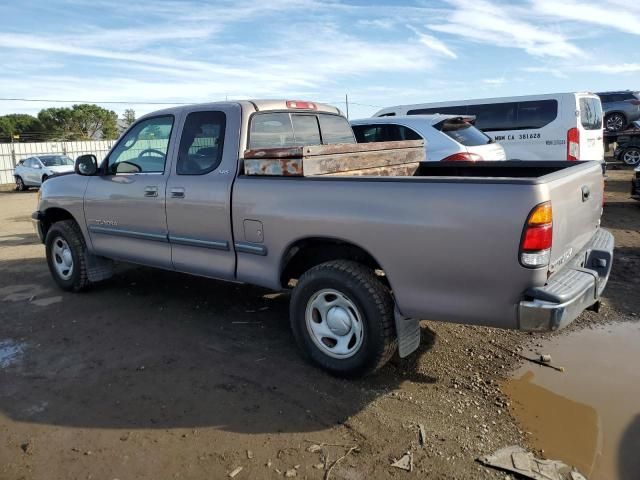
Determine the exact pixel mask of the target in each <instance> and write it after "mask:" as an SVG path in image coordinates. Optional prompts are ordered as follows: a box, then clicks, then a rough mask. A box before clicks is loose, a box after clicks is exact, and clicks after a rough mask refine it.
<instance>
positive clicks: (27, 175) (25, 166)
mask: <svg viewBox="0 0 640 480" xmlns="http://www.w3.org/2000/svg"><path fill="white" fill-rule="evenodd" d="M68 172H73V160H71V159H70V158H69V157H67V156H66V155H61V154H51V155H38V156H37V157H29V158H25V159H23V160H20V161H19V162H18V165H16V170H15V172H14V173H13V176H14V177H15V179H16V189H18V190H19V191H24V190H26V189H28V188H29V187H39V186H40V185H42V182H44V181H45V180H46V179H47V178H49V177H50V176H52V175H56V174H60V173H68Z"/></svg>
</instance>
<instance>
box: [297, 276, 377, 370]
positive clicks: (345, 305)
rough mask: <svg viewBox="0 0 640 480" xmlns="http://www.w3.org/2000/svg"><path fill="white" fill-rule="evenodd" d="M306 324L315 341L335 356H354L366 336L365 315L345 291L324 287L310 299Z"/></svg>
mask: <svg viewBox="0 0 640 480" xmlns="http://www.w3.org/2000/svg"><path fill="white" fill-rule="evenodd" d="M305 323H306V325H307V330H308V332H309V335H310V337H311V340H313V343H314V344H315V345H316V346H317V347H318V348H319V349H320V351H322V353H324V354H325V355H328V356H330V357H333V358H339V359H346V358H350V357H352V356H353V355H355V354H356V353H357V352H358V351H359V350H360V347H361V346H362V341H363V339H364V325H363V318H362V315H361V313H360V311H359V310H358V307H357V306H356V304H355V303H354V302H353V301H351V300H350V299H349V297H347V296H346V295H345V294H344V293H342V292H340V291H338V290H335V289H333V288H325V289H323V290H320V291H318V292H316V293H314V294H313V295H312V296H311V298H310V299H309V301H308V302H307V308H306V311H305Z"/></svg>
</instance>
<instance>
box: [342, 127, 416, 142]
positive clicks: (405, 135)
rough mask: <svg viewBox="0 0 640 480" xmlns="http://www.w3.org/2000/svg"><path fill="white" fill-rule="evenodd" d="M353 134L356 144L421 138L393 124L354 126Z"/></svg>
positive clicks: (405, 128)
mask: <svg viewBox="0 0 640 480" xmlns="http://www.w3.org/2000/svg"><path fill="white" fill-rule="evenodd" d="M353 133H355V135H356V140H357V141H358V143H372V142H398V141H402V140H422V137H421V136H420V135H419V134H418V133H416V132H415V131H413V130H411V129H410V128H408V127H405V126H403V125H394V124H378V125H354V126H353Z"/></svg>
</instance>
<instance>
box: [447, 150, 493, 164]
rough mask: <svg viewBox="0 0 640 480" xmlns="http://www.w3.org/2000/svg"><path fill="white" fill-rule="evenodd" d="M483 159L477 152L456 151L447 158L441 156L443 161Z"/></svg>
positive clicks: (476, 160)
mask: <svg viewBox="0 0 640 480" xmlns="http://www.w3.org/2000/svg"><path fill="white" fill-rule="evenodd" d="M482 160H484V158H482V157H481V156H480V155H478V154H477V153H469V152H458V153H454V154H453V155H449V156H448V157H447V158H443V159H442V161H443V162H481V161H482Z"/></svg>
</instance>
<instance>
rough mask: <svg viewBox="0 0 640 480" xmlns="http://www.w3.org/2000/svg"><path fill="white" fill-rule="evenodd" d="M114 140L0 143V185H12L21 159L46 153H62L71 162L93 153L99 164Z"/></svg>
mask: <svg viewBox="0 0 640 480" xmlns="http://www.w3.org/2000/svg"><path fill="white" fill-rule="evenodd" d="M115 142H116V141H115V140H95V141H88V142H37V143H0V185H2V184H6V183H14V179H13V169H14V167H15V165H16V163H18V162H19V161H20V160H22V159H23V158H27V157H31V156H33V155H38V154H46V153H64V154H65V155H67V156H69V157H71V158H72V159H73V160H75V158H76V157H77V156H79V155H82V154H84V153H93V154H94V155H95V156H96V157H98V162H100V161H101V160H102V159H103V158H104V157H105V155H106V154H107V153H108V152H109V149H110V148H111V147H112V146H113V144H114V143H115Z"/></svg>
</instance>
